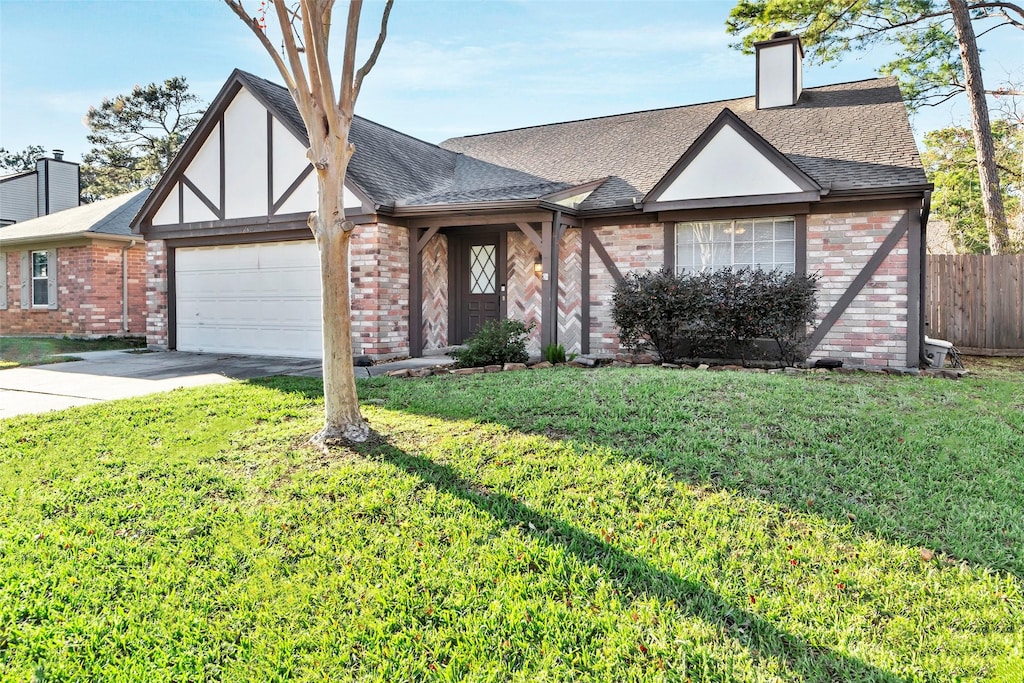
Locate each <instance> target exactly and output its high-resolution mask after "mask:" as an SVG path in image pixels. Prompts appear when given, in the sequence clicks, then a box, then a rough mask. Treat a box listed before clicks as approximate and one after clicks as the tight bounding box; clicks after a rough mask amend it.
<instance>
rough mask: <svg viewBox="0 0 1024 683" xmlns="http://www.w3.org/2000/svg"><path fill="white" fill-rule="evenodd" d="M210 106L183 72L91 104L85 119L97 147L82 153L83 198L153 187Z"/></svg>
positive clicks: (87, 198) (91, 141) (94, 146)
mask: <svg viewBox="0 0 1024 683" xmlns="http://www.w3.org/2000/svg"><path fill="white" fill-rule="evenodd" d="M205 109H206V106H205V105H204V104H203V103H202V101H201V100H200V99H199V97H197V96H196V95H194V94H192V93H191V92H189V89H188V83H187V82H186V80H185V78H184V77H181V76H177V77H174V78H168V79H167V80H165V81H164V82H163V83H150V84H149V85H146V86H139V85H137V86H135V87H134V88H133V89H132V91H131V93H130V94H127V95H118V96H117V97H114V98H113V99H104V100H103V102H102V103H101V104H100V106H99V107H90V108H89V111H88V113H87V114H86V115H85V120H84V123H85V125H86V126H88V127H89V134H88V135H87V136H86V139H87V140H88V141H89V143H90V144H92V145H93V148H92V149H91V150H89V151H88V152H87V153H86V154H85V155H84V156H83V157H82V162H83V165H82V195H83V199H84V200H85V201H95V200H97V199H103V198H105V197H112V196H114V195H118V194H123V193H125V192H131V191H133V190H140V189H142V188H144V187H153V185H155V184H156V181H157V180H159V179H160V176H161V175H163V173H164V171H166V170H167V166H168V165H169V164H170V163H171V160H172V159H174V155H175V154H177V153H178V150H179V149H181V146H182V144H184V142H185V139H186V138H187V137H188V136H189V133H191V132H192V129H193V128H195V127H196V124H197V123H199V119H200V118H201V117H202V115H203V112H204V111H205Z"/></svg>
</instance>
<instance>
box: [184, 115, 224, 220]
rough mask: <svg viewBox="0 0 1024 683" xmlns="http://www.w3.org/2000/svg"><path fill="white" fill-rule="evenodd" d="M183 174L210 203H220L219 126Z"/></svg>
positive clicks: (214, 128)
mask: <svg viewBox="0 0 1024 683" xmlns="http://www.w3.org/2000/svg"><path fill="white" fill-rule="evenodd" d="M184 174H185V177H186V178H188V179H189V180H190V181H191V182H192V184H193V185H195V186H196V187H197V188H199V191H200V192H202V193H203V194H204V195H206V196H207V197H208V198H209V199H210V201H212V202H213V203H214V204H218V203H220V124H217V125H216V126H214V127H213V129H212V130H211V131H210V135H209V136H208V137H207V138H206V140H205V141H204V142H203V146H202V147H200V148H199V151H198V152H197V153H196V155H195V157H194V158H193V159H192V161H191V162H190V163H189V165H188V168H186V169H185V173H184ZM185 220H186V221H187V220H188V219H187V218H186V219H185ZM203 220H206V219H203Z"/></svg>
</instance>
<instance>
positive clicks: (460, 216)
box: [405, 211, 551, 228]
mask: <svg viewBox="0 0 1024 683" xmlns="http://www.w3.org/2000/svg"><path fill="white" fill-rule="evenodd" d="M550 216H551V213H550V212H548V211H534V212H529V213H524V212H519V213H506V214H501V213H494V214H466V213H455V214H438V215H437V216H436V217H435V216H423V217H407V218H406V223H405V224H406V225H408V226H409V227H410V228H429V227H431V226H434V225H436V226H437V227H439V228H481V227H483V226H490V225H502V226H513V225H516V224H517V223H538V222H540V221H542V220H544V219H545V218H549V217H550Z"/></svg>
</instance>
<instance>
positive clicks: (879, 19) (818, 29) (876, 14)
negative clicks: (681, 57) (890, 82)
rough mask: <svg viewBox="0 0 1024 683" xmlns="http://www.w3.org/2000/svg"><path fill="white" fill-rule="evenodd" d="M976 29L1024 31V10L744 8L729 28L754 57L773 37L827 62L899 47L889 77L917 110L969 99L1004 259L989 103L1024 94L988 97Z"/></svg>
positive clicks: (748, 1)
mask: <svg viewBox="0 0 1024 683" xmlns="http://www.w3.org/2000/svg"><path fill="white" fill-rule="evenodd" d="M976 22H977V23H980V24H981V25H982V26H983V30H982V32H981V33H980V34H979V35H982V36H983V35H985V34H986V33H988V32H989V31H992V30H994V29H996V28H1000V27H1003V26H1009V27H1012V28H1017V29H1021V30H1024V7H1022V6H1020V5H1017V4H1015V3H1012V2H1001V1H994V2H970V3H968V2H965V0H948V1H947V2H943V1H942V0H740V1H739V2H738V3H737V5H736V6H735V7H734V8H733V9H732V11H731V12H730V14H729V19H728V21H726V26H727V28H728V31H729V33H731V34H732V35H742V37H743V40H742V42H741V44H740V46H742V47H743V48H744V49H746V50H748V51H749V50H750V49H751V47H752V44H753V43H754V42H755V41H758V40H764V39H766V38H768V37H769V36H770V35H771V33H772V32H773V31H776V30H778V29H792V30H794V31H796V32H798V33H799V34H800V36H801V39H802V40H803V43H804V46H805V47H806V48H807V49H808V52H809V54H810V56H811V58H812V59H816V60H818V61H819V62H828V61H834V60H837V59H839V58H841V57H842V55H844V54H845V53H847V52H849V51H851V50H866V49H869V48H870V47H872V46H874V45H877V44H879V43H882V42H885V43H890V44H893V45H895V46H897V49H898V53H897V56H896V59H894V60H893V61H892V62H889V63H888V64H886V65H885V66H883V67H882V72H883V73H885V74H891V75H895V76H896V77H897V78H899V80H900V86H901V87H902V89H903V92H904V95H905V96H906V97H907V100H908V104H909V105H910V106H911V107H912V108H914V107H919V106H923V105H926V104H938V103H941V102H944V101H946V100H948V99H950V98H952V97H954V96H956V95H958V94H960V93H966V94H967V99H968V103H969V105H970V110H971V129H972V131H973V134H974V138H975V141H974V148H975V152H976V157H977V173H978V178H979V188H980V190H981V197H982V204H983V206H984V208H985V222H986V228H987V232H988V240H989V248H990V250H991V251H992V253H996V254H997V253H1000V252H1002V251H1004V250H1005V249H1006V243H1007V221H1006V211H1005V209H1004V207H1003V204H1002V196H1003V195H1002V192H1001V191H1000V189H999V174H998V172H997V170H996V163H995V151H994V148H993V144H992V132H991V126H990V123H989V113H988V102H987V100H986V95H996V96H1004V95H1019V94H1024V93H1021V92H1020V91H1017V90H1013V89H1011V88H1008V87H1001V88H998V89H995V90H986V89H985V86H984V82H983V79H982V73H981V61H980V53H979V49H978V45H977V36H976V35H975V30H974V24H975V23H976ZM958 53H959V55H958Z"/></svg>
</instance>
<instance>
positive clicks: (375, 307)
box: [349, 223, 409, 359]
mask: <svg viewBox="0 0 1024 683" xmlns="http://www.w3.org/2000/svg"><path fill="white" fill-rule="evenodd" d="M349 258H350V262H351V268H352V345H353V347H354V350H355V353H357V354H364V355H367V356H370V357H372V358H374V359H378V358H388V357H396V356H408V355H409V231H408V230H407V229H406V228H402V227H397V226H393V225H386V224H383V223H378V224H376V225H363V226H360V227H359V228H358V229H357V230H356V231H355V233H354V234H353V237H352V242H351V246H350V250H349Z"/></svg>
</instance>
